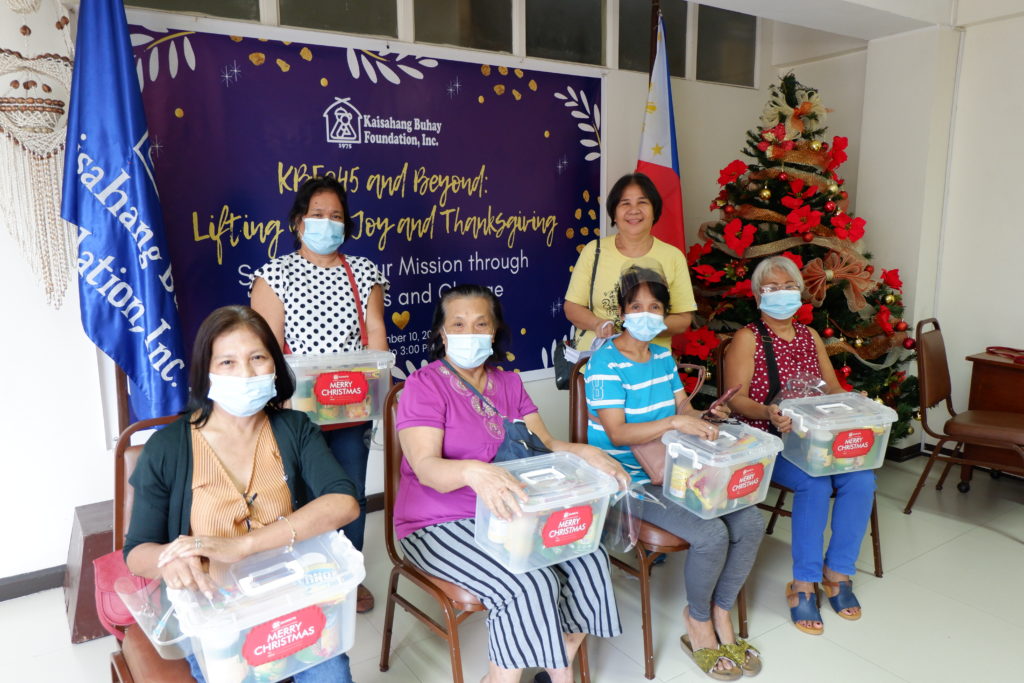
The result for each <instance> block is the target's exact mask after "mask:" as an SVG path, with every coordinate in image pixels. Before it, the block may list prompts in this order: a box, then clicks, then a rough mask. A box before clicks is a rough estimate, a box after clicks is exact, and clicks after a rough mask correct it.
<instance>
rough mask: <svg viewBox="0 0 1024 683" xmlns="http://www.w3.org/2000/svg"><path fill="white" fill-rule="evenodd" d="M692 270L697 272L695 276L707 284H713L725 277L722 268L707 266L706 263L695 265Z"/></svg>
mask: <svg viewBox="0 0 1024 683" xmlns="http://www.w3.org/2000/svg"><path fill="white" fill-rule="evenodd" d="M693 272H694V273H696V274H697V277H699V278H700V279H701V280H703V281H704V282H705V283H707V284H709V285H713V284H715V283H716V282H719V281H720V280H721V279H722V278H723V277H725V271H724V270H718V269H717V268H715V267H714V266H709V265H707V264H706V263H704V264H701V265H699V266H695V267H694V269H693Z"/></svg>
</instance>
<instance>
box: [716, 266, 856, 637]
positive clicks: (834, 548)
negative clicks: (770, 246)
mask: <svg viewBox="0 0 1024 683" xmlns="http://www.w3.org/2000/svg"><path fill="white" fill-rule="evenodd" d="M750 285H751V290H752V291H753V292H754V300H755V301H756V302H757V304H758V307H759V308H760V309H761V319H760V321H758V322H756V323H751V324H749V325H747V326H746V327H744V328H743V329H741V330H739V331H737V332H736V335H735V336H734V337H733V341H732V344H731V345H730V346H729V350H728V352H727V355H726V364H725V381H726V385H728V386H732V385H735V384H742V385H743V388H742V389H741V390H740V391H739V392H738V393H737V394H736V395H735V396H734V397H733V399H732V400H731V401H730V402H729V405H730V407H731V408H732V410H733V412H734V413H735V414H736V415H737V417H739V418H740V419H741V420H743V421H744V422H747V423H748V424H750V425H752V426H754V427H757V428H759V429H764V430H765V431H772V432H774V433H777V434H784V433H786V432H788V431H789V430H790V428H791V426H792V425H791V420H790V418H788V417H785V416H784V415H782V414H781V413H780V412H779V407H778V405H775V404H774V403H772V399H773V397H772V396H769V395H768V392H769V383H770V380H769V370H768V364H767V363H766V360H765V343H766V340H767V341H768V343H770V344H771V348H772V353H773V354H774V357H775V364H776V367H777V373H778V379H779V386H781V387H784V386H785V385H786V382H787V380H789V379H790V378H792V377H795V376H800V377H807V376H810V377H818V378H821V380H823V381H824V383H825V385H826V386H827V389H826V391H827V392H828V393H830V394H837V393H841V392H843V391H845V390H844V389H843V388H842V386H841V385H840V384H839V380H837V379H836V373H835V371H834V370H833V368H832V363H831V362H830V361H829V358H828V352H827V351H826V350H825V345H824V344H823V343H822V341H821V338H820V337H819V336H818V333H817V332H815V331H814V330H813V329H811V328H810V327H807V326H805V325H802V324H800V323H798V322H796V321H794V320H793V316H794V315H796V312H797V310H798V309H799V308H800V306H801V292H802V291H803V286H804V281H803V277H802V276H801V274H800V270H799V269H798V268H797V267H796V264H794V263H793V262H792V261H791V260H790V259H788V258H785V257H784V256H773V257H771V258H767V259H765V260H763V261H761V263H759V264H758V265H757V267H756V268H755V269H754V272H753V274H752V275H751V277H750ZM772 481H775V482H778V483H780V484H782V485H783V486H786V487H788V488H791V489H793V491H794V492H795V493H794V495H793V541H792V549H793V581H792V582H791V583H790V584H789V585H787V586H786V597H787V600H788V602H789V607H790V616H791V619H792V621H793V624H794V625H795V626H796V627H797V629H799V630H800V631H803V632H804V633H809V634H811V635H819V634H821V633H822V632H824V625H823V624H822V621H821V613H820V611H819V610H818V607H817V604H816V603H817V600H816V595H817V582H819V581H821V582H822V584H823V588H824V590H825V594H826V596H827V597H828V598H829V602H830V603H831V605H832V608H833V609H834V610H835V612H836V614H838V615H839V616H840V617H842V618H844V619H848V620H855V619H859V618H860V616H861V610H860V604H859V603H858V602H857V598H856V597H855V596H854V594H853V582H852V580H851V576H852V575H853V574H854V573H855V572H856V568H855V567H854V562H856V560H857V555H858V553H859V552H860V544H861V540H862V539H863V538H864V532H865V530H866V528H867V523H868V519H869V517H870V515H871V506H872V503H873V500H874V492H875V473H874V470H862V471H859V472H849V473H847V474H837V475H832V476H829V477H811V476H808V475H807V474H805V473H804V472H803V470H801V469H800V468H798V467H797V466H796V465H793V464H792V463H790V462H789V461H788V460H785V459H784V458H776V460H775V469H774V470H773V472H772ZM833 488H834V489H835V493H836V498H835V504H834V505H832V537H831V539H829V542H828V549H827V550H826V551H825V555H824V557H822V554H821V549H822V545H823V543H824V534H825V525H826V523H827V522H828V518H829V505H830V502H831V501H830V499H831V497H832V491H833Z"/></svg>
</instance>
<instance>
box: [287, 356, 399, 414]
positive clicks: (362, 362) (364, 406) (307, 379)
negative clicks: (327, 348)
mask: <svg viewBox="0 0 1024 683" xmlns="http://www.w3.org/2000/svg"><path fill="white" fill-rule="evenodd" d="M285 360H286V361H287V362H288V365H289V367H291V369H292V372H293V373H294V374H295V393H294V394H292V397H291V401H292V408H293V409H295V410H301V411H303V412H305V413H306V414H307V415H308V416H309V419H310V420H312V421H313V422H314V423H316V424H319V425H332V424H342V423H345V422H365V421H367V420H375V419H378V418H379V417H380V411H381V408H382V406H383V404H384V397H385V395H386V394H387V393H388V389H390V388H391V368H392V367H393V366H394V364H395V356H394V354H393V353H391V352H390V351H355V352H352V353H320V354H307V355H302V356H296V355H294V354H290V355H287V356H285Z"/></svg>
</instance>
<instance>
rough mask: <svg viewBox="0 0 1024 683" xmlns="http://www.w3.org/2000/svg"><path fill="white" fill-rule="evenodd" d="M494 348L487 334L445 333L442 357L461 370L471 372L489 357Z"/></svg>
mask: <svg viewBox="0 0 1024 683" xmlns="http://www.w3.org/2000/svg"><path fill="white" fill-rule="evenodd" d="M492 353H494V348H493V346H492V344H491V335H489V334H448V333H445V345H444V357H445V358H447V359H448V360H450V361H451V362H453V363H455V364H456V365H458V366H459V367H460V368H462V369H463V370H472V369H473V368H478V367H480V366H481V365H483V364H484V361H485V360H487V359H488V358H490V357H491V354H492Z"/></svg>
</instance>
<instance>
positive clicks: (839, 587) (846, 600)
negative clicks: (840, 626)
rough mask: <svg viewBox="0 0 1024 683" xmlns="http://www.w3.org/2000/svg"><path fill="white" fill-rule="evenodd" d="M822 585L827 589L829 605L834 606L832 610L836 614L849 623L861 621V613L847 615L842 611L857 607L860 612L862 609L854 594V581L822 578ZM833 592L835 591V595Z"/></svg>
mask: <svg viewBox="0 0 1024 683" xmlns="http://www.w3.org/2000/svg"><path fill="white" fill-rule="evenodd" d="M821 585H822V587H823V588H824V589H825V594H826V595H827V596H828V604H830V605H832V609H834V610H835V611H836V614H838V615H839V616H841V617H842V618H843V619H846V620H848V621H857V620H858V619H860V616H861V612H860V611H858V612H857V613H856V614H845V613H843V611H842V610H844V609H850V608H851V607H856V608H857V609H858V610H859V609H860V603H859V602H857V596H856V595H854V594H853V581H829V580H828V579H825V578H822V580H821ZM833 591H835V594H833Z"/></svg>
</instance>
